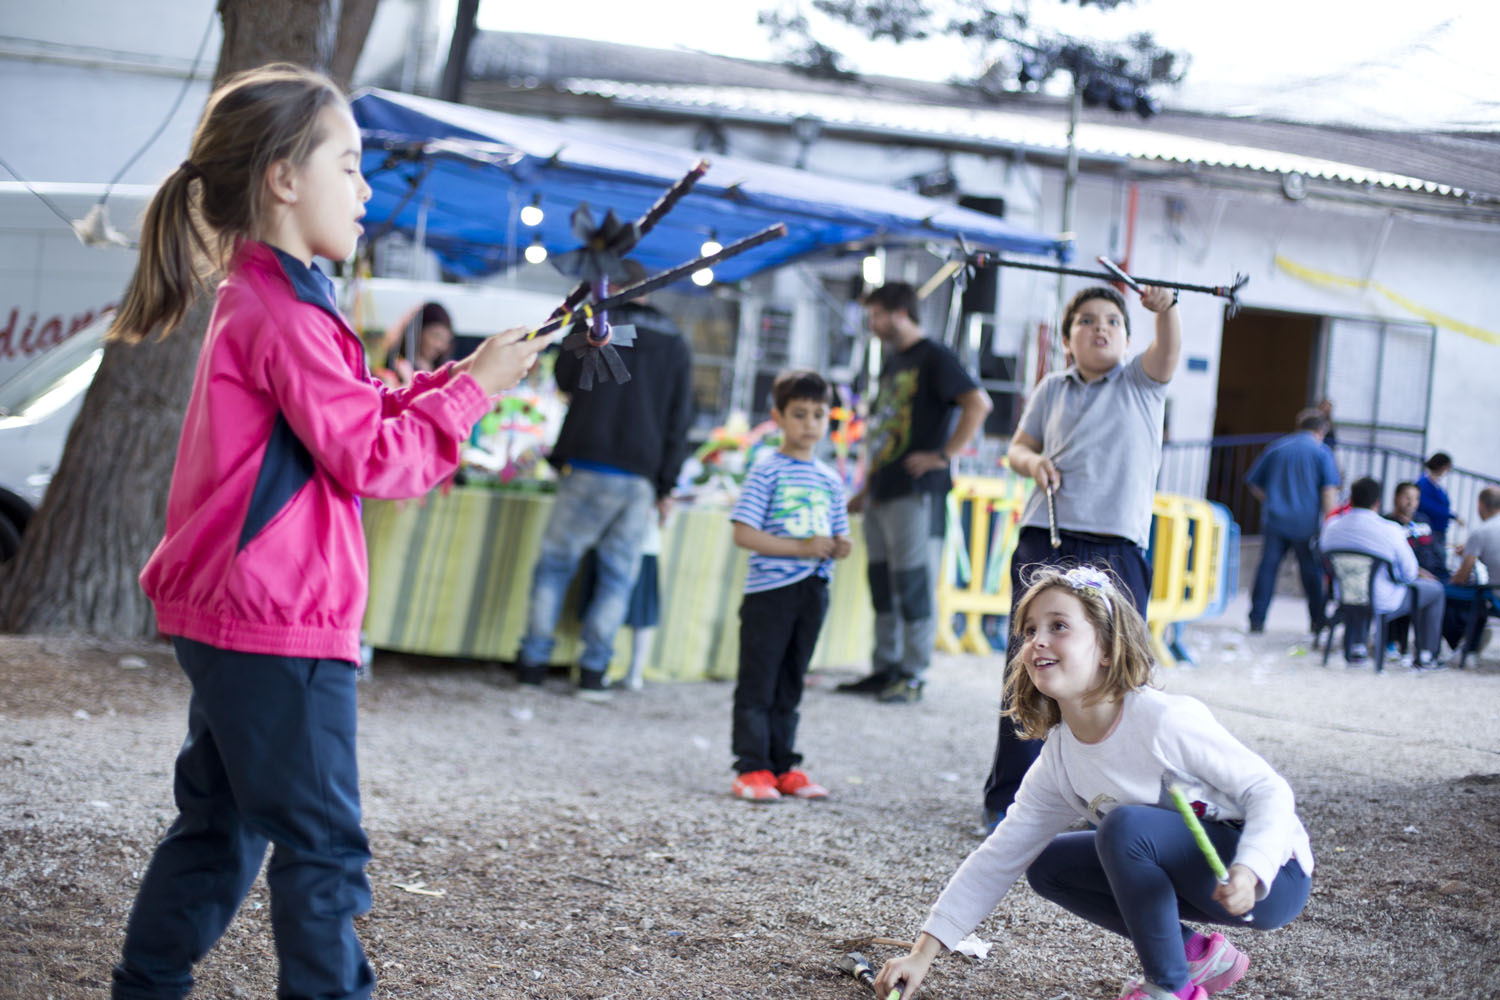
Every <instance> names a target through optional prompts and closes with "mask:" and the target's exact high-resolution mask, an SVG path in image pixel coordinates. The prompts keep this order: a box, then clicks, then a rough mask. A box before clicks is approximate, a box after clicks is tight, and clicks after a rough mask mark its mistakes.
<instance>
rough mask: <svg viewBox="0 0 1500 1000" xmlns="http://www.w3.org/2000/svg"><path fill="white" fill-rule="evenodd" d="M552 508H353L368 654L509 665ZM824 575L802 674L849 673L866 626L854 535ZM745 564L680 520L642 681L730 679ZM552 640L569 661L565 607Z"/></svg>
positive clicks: (467, 496)
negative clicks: (365, 591)
mask: <svg viewBox="0 0 1500 1000" xmlns="http://www.w3.org/2000/svg"><path fill="white" fill-rule="evenodd" d="M551 505H552V498H551V497H550V496H548V495H545V494H531V493H511V492H504V491H498V490H490V489H483V488H478V487H473V488H465V487H459V488H456V489H454V490H452V491H451V492H449V493H448V494H446V495H443V494H439V493H434V494H432V495H430V496H428V497H426V498H424V499H422V500H410V501H394V502H393V501H381V500H371V501H366V502H365V505H364V522H365V537H366V540H367V542H368V545H369V551H370V605H369V608H368V610H367V611H366V613H365V639H366V641H367V642H369V643H370V644H371V645H373V646H375V647H377V648H379V649H391V650H397V651H401V652H407V653H422V654H427V655H432V656H461V657H470V658H473V659H481V660H509V659H513V658H514V657H515V654H516V647H517V646H518V645H519V644H520V641H521V633H522V631H523V630H524V628H525V622H526V604H527V599H528V593H529V590H530V586H531V567H532V564H533V563H534V562H535V561H536V556H537V547H538V544H539V543H540V540H541V537H542V530H543V529H544V527H545V526H546V523H547V515H548V512H549V510H550V509H551ZM852 520H853V521H854V522H855V525H854V527H853V529H852V533H853V540H854V551H853V553H852V554H851V555H850V556H849V558H847V559H844V560H842V561H840V562H839V563H838V564H837V566H836V568H835V571H834V580H833V588H832V592H831V594H830V601H829V608H828V617H827V619H826V620H825V621H824V623H823V633H822V635H821V637H820V638H819V641H818V648H817V651H816V652H815V653H814V654H813V667H815V668H816V667H850V668H862V667H863V666H864V665H865V664H867V663H868V662H869V651H870V645H871V642H872V641H873V627H874V616H873V613H872V611H871V608H870V597H869V588H868V584H867V583H866V581H865V548H864V533H863V532H862V531H861V530H860V529H859V526H858V520H859V519H858V518H857V517H856V518H853V519H852ZM747 560H748V553H747V552H746V551H745V550H744V549H740V548H738V547H736V546H735V544H734V542H733V540H732V537H731V529H730V525H729V512H728V511H727V510H725V509H723V508H710V509H704V508H683V507H679V508H678V509H677V511H676V512H675V513H674V514H673V516H672V519H671V521H670V522H669V523H668V525H667V530H666V531H665V533H664V534H663V537H662V550H661V554H660V556H659V579H660V585H661V591H662V592H661V623H660V625H659V627H658V629H657V632H656V641H655V643H654V646H653V649H652V654H651V656H650V658H649V659H648V660H647V662H646V665H645V676H646V678H647V679H648V680H657V681H664V680H684V681H685V680H703V679H706V678H713V679H730V678H733V677H734V676H735V671H736V667H737V662H738V659H739V606H740V594H741V589H742V587H743V585H744V582H745V569H746V565H747ZM563 619H564V620H563V622H562V624H561V625H560V626H559V628H558V636H557V638H558V643H557V648H556V649H555V650H554V652H553V658H554V660H555V662H557V663H560V664H562V663H572V662H574V661H575V660H576V658H577V656H578V653H579V641H578V624H577V618H576V601H575V595H574V594H570V595H569V600H568V606H567V607H566V609H565V610H564V615H563ZM630 641H631V640H630V630H629V629H628V628H622V629H621V630H620V634H619V635H618V636H617V637H616V641H615V658H614V661H613V662H612V663H611V666H610V672H611V674H612V675H616V676H618V675H619V674H620V673H622V672H623V671H624V670H625V666H626V663H627V661H628V659H629V646H630Z"/></svg>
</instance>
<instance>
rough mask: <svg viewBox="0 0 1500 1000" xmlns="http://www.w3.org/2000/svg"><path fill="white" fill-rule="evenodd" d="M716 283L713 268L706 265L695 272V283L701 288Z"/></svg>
mask: <svg viewBox="0 0 1500 1000" xmlns="http://www.w3.org/2000/svg"><path fill="white" fill-rule="evenodd" d="M713 283H714V272H713V269H712V268H708V267H705V268H703V270H701V271H694V272H693V284H695V285H697V286H699V287H700V288H707V287H708V286H709V285H712V284H713Z"/></svg>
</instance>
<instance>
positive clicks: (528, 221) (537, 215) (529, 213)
mask: <svg viewBox="0 0 1500 1000" xmlns="http://www.w3.org/2000/svg"><path fill="white" fill-rule="evenodd" d="M543 218H544V216H543V214H542V196H541V195H539V194H538V195H533V196H532V198H531V204H530V205H527V206H526V207H525V208H523V209H521V225H523V226H540V225H541V224H542V219H543Z"/></svg>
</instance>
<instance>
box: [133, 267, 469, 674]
mask: <svg viewBox="0 0 1500 1000" xmlns="http://www.w3.org/2000/svg"><path fill="white" fill-rule="evenodd" d="M489 405H490V404H489V400H488V398H487V397H486V396H485V393H484V390H483V389H481V388H480V386H479V383H477V382H475V381H474V379H472V378H470V377H469V376H468V375H467V374H462V375H457V376H455V375H454V374H453V369H452V366H451V365H449V366H445V367H444V368H441V369H439V370H438V371H436V372H431V373H424V374H421V375H418V376H417V378H416V381H415V382H414V383H413V384H412V385H411V386H409V387H407V388H404V389H400V390H391V389H389V388H387V387H385V386H384V385H383V384H382V383H381V382H380V381H379V380H377V379H375V378H373V377H372V376H371V375H370V373H369V370H368V368H367V365H366V363H365V354H364V347H363V345H362V344H361V343H360V340H359V338H358V337H357V336H356V335H355V333H354V331H353V330H352V329H351V328H350V327H349V325H348V324H347V323H346V322H345V321H344V319H343V317H341V316H340V315H339V314H338V310H337V308H336V307H335V305H334V298H333V286H332V283H331V282H330V281H329V280H328V279H327V278H326V277H325V276H324V275H323V274H322V272H321V271H319V270H318V269H317V267H316V266H314V267H311V268H309V267H307V266H306V265H304V264H303V263H302V262H301V261H299V260H297V259H296V258H294V257H291V256H289V255H288V254H285V253H283V252H281V251H280V250H277V249H275V248H274V247H271V246H268V245H267V244H264V243H255V242H247V243H245V244H244V245H243V246H242V247H241V248H240V249H239V250H238V252H237V253H236V254H235V257H234V260H233V262H232V264H231V266H230V269H229V275H228V277H227V278H225V280H224V281H223V283H222V284H220V285H219V289H218V300H217V302H216V303H215V305H214V312H213V318H212V319H211V320H210V321H209V326H208V333H207V334H206V335H205V337H204V340H203V349H202V353H201V354H200V355H199V357H198V367H197V372H196V374H195V375H194V379H193V394H192V398H191V399H190V400H189V402H188V409H187V418H186V420H185V421H184V423H183V427H182V437H181V439H180V441H179V443H178V449H177V463H176V466H175V468H174V469H173V472H172V490H171V495H170V498H169V499H168V502H167V528H166V534H165V536H164V537H163V538H162V540H161V543H160V544H158V545H157V547H156V551H155V552H153V553H152V555H151V558H150V559H149V560H148V561H147V563H146V567H145V569H144V570H142V571H141V577H140V579H141V586H142V587H143V588H144V589H145V591H146V596H147V597H149V598H150V599H151V601H152V603H153V604H154V605H155V607H156V617H157V624H158V627H159V628H160V629H161V631H162V632H164V633H165V634H167V635H173V636H181V637H183V638H187V639H194V640H197V641H199V642H203V643H207V644H209V645H212V646H218V647H220V648H222V649H232V650H236V651H239V652H246V653H266V654H271V655H277V656H294V657H313V658H328V659H340V660H350V661H357V660H358V659H359V629H360V624H361V622H362V621H363V619H364V613H365V602H366V599H367V596H368V591H369V567H368V564H367V562H366V556H365V538H364V531H363V528H362V524H361V521H360V505H359V498H360V497H362V496H368V497H379V498H387V499H394V498H400V497H415V496H420V495H421V494H423V493H425V492H427V491H428V490H429V489H431V488H432V487H433V486H434V485H436V484H437V483H439V482H441V481H442V480H443V478H444V477H446V476H447V475H448V474H450V473H451V472H453V471H454V469H456V468H457V466H458V462H459V452H460V449H461V448H462V446H463V443H464V441H465V439H466V438H467V436H468V433H469V430H470V428H471V427H472V426H473V425H474V423H475V422H477V421H478V420H479V418H480V417H482V416H483V415H484V414H485V413H486V412H488V410H489Z"/></svg>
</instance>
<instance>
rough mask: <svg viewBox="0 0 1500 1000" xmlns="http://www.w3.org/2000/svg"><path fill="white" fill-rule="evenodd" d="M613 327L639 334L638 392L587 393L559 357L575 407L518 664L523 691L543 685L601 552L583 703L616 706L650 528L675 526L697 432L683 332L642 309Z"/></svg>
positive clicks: (556, 453)
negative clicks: (618, 651)
mask: <svg viewBox="0 0 1500 1000" xmlns="http://www.w3.org/2000/svg"><path fill="white" fill-rule="evenodd" d="M610 318H611V320H612V322H613V323H614V325H616V326H619V325H623V324H626V323H629V324H633V325H634V326H635V341H634V343H633V344H631V345H630V346H628V347H621V348H620V349H619V354H620V358H621V360H623V361H624V363H625V367H626V368H627V369H628V370H629V371H630V380H629V381H628V382H625V383H623V384H620V383H616V382H613V381H596V382H595V383H594V386H593V388H591V389H589V390H587V391H580V390H578V388H577V386H578V378H579V373H580V371H581V369H582V363H581V361H580V359H579V358H578V357H576V356H575V355H573V354H572V353H571V352H569V351H566V350H565V351H563V352H562V353H561V354H560V355H558V359H557V368H556V375H557V387H558V388H559V389H561V390H562V391H563V392H567V393H571V398H570V400H569V404H568V414H567V416H566V417H565V418H564V419H563V425H562V430H561V431H559V432H558V436H557V443H556V444H555V445H554V446H553V448H552V452H551V454H550V455H549V456H548V461H550V462H551V463H552V464H553V466H555V467H556V468H557V471H558V473H559V476H560V478H559V480H558V484H557V494H556V496H555V497H554V499H553V504H552V513H551V516H550V517H549V519H548V521H547V529H546V532H545V534H544V535H543V536H542V546H541V552H540V554H539V555H538V557H537V561H536V567H535V569H534V570H533V571H532V582H531V605H530V609H529V611H528V613H527V619H526V635H525V637H524V638H523V639H522V640H521V649H520V653H519V655H518V656H517V661H518V663H517V678H518V680H519V681H520V682H521V683H522V684H532V685H539V684H541V683H542V680H543V678H544V677H545V676H546V670H547V662H548V660H549V658H550V657H551V655H552V647H553V643H554V637H553V632H554V630H555V629H556V627H557V619H558V617H559V615H560V614H561V612H562V605H563V597H564V595H565V594H566V593H567V589H568V584H569V582H570V581H571V580H572V579H573V574H574V572H575V571H576V570H577V568H578V563H579V560H581V559H582V558H583V555H584V553H586V552H587V551H588V550H589V549H590V548H592V549H594V550H595V553H596V556H597V560H598V563H597V573H596V576H595V581H594V588H593V593H592V595H591V596H590V597H589V600H588V603H587V606H586V607H584V608H583V611H582V614H581V618H582V624H583V647H584V648H583V654H582V656H581V657H580V659H579V663H578V666H579V681H578V692H577V693H578V695H579V697H582V698H587V699H591V700H603V699H606V698H608V697H609V695H610V691H609V683H608V681H607V680H606V679H605V676H604V674H605V671H606V670H607V669H608V667H609V661H610V658H611V656H612V655H613V652H614V640H615V632H617V631H618V630H619V628H620V624H621V623H622V622H623V621H624V620H625V612H626V609H627V607H628V606H629V603H630V594H631V590H632V588H633V587H634V586H635V579H636V574H637V573H638V571H639V569H640V562H641V543H642V540H643V539H644V537H645V535H646V531H647V527H648V525H649V523H650V520H649V519H650V518H653V517H656V518H659V519H660V520H662V521H665V519H666V516H667V512H668V510H669V509H670V507H671V503H672V500H671V495H672V487H673V485H674V484H675V483H676V482H677V473H678V471H679V470H680V469H681V468H682V463H683V460H684V459H686V457H687V453H688V441H687V435H688V429H689V428H690V427H691V425H692V421H693V395H692V369H693V366H692V354H691V351H690V350H689V348H688V344H687V341H686V340H685V339H684V338H683V336H682V334H681V332H680V331H679V330H678V329H677V327H676V325H675V324H674V323H673V322H672V321H671V320H670V319H669V318H668V317H667V316H665V315H664V314H663V313H661V312H659V311H658V310H656V309H654V308H652V307H650V306H646V305H641V304H633V305H628V306H624V307H621V308H619V309H615V310H612V312H611V317H610Z"/></svg>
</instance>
